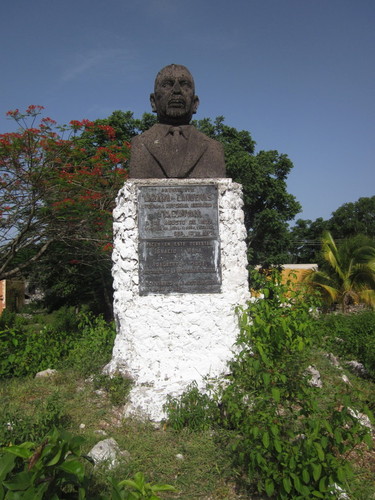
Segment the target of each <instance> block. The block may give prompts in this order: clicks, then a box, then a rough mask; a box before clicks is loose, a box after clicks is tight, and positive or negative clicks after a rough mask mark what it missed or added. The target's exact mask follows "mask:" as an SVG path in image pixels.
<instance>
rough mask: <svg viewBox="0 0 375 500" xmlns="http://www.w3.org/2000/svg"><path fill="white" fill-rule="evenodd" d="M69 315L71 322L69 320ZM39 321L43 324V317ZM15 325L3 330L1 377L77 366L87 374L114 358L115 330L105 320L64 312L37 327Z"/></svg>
mask: <svg viewBox="0 0 375 500" xmlns="http://www.w3.org/2000/svg"><path fill="white" fill-rule="evenodd" d="M69 314H70V315H71V316H72V319H68V317H69ZM38 321H43V316H42V317H40V318H38ZM13 324H14V326H11V327H7V328H6V329H4V330H3V331H0V378H10V377H23V376H27V375H35V373H37V372H38V371H41V370H45V369H47V368H61V367H64V366H74V367H75V368H76V369H77V371H78V372H79V373H80V374H82V375H87V374H89V373H93V372H94V371H97V370H98V369H100V368H101V367H102V366H103V365H104V364H105V363H107V362H108V361H109V360H110V358H111V353H112V347H113V342H114V338H115V328H114V324H113V323H106V321H105V320H104V319H103V318H102V317H96V318H95V317H93V316H92V315H90V314H84V313H81V314H79V315H78V316H77V315H75V314H74V311H73V310H71V309H64V310H62V311H61V313H59V314H56V315H55V316H54V317H53V319H52V321H51V318H49V320H48V323H47V324H44V325H43V326H41V325H39V326H38V327H37V328H35V325H25V324H23V323H22V324H19V325H18V326H17V321H14V322H13ZM64 328H66V329H64Z"/></svg>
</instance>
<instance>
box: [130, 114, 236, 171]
mask: <svg viewBox="0 0 375 500" xmlns="http://www.w3.org/2000/svg"><path fill="white" fill-rule="evenodd" d="M169 129H170V126H169V125H164V124H161V123H157V124H156V125H153V126H152V127H151V128H150V129H149V130H147V131H146V132H144V133H143V134H141V135H138V136H137V137H134V138H133V139H132V148H131V158H130V172H129V177H130V178H133V179H150V178H157V179H160V178H187V177H189V178H197V179H202V178H212V177H225V176H226V175H225V162H224V150H223V147H222V145H221V144H220V143H219V142H217V141H215V140H213V139H210V138H209V137H207V136H206V135H204V134H202V133H201V132H199V131H198V130H197V129H196V128H195V127H193V125H184V126H183V127H182V129H183V135H184V137H186V140H187V143H186V147H185V148H184V150H185V153H184V154H183V155H179V156H178V158H177V159H176V157H173V155H171V152H170V147H169V145H168V139H167V136H168V134H169Z"/></svg>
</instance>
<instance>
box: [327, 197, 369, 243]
mask: <svg viewBox="0 0 375 500" xmlns="http://www.w3.org/2000/svg"><path fill="white" fill-rule="evenodd" d="M328 225H329V230H330V231H331V233H332V234H333V235H334V237H335V238H337V239H339V238H348V237H350V236H354V235H356V234H365V235H367V236H369V237H371V238H375V196H372V197H371V198H365V197H363V198H359V199H358V200H357V201H355V202H354V203H344V205H341V206H340V207H339V208H338V209H337V210H335V211H334V212H333V213H332V216H331V218H330V219H329V221H328Z"/></svg>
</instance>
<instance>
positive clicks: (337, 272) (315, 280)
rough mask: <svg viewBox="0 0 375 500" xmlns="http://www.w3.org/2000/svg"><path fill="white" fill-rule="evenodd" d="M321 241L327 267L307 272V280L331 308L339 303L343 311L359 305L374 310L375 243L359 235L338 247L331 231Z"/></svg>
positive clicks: (325, 233)
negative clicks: (362, 304)
mask: <svg viewBox="0 0 375 500" xmlns="http://www.w3.org/2000/svg"><path fill="white" fill-rule="evenodd" d="M321 241H322V249H321V253H322V257H323V259H324V261H325V266H324V267H323V268H322V269H321V270H318V271H308V272H306V274H305V278H304V281H305V282H306V283H308V284H309V285H310V286H312V287H313V288H316V289H318V290H319V291H320V292H321V293H322V297H323V299H325V301H326V303H327V304H328V305H334V304H336V303H337V304H340V305H341V309H342V311H343V312H347V311H348V308H349V306H350V305H351V304H355V303H360V302H362V303H365V304H367V305H369V306H371V307H375V242H374V241H373V240H371V239H369V238H367V237H365V236H362V235H357V236H354V237H352V238H348V239H346V240H343V241H342V242H341V243H340V244H339V245H336V243H335V241H334V239H333V237H332V235H331V233H330V232H329V231H325V232H324V233H323V236H322V240H321Z"/></svg>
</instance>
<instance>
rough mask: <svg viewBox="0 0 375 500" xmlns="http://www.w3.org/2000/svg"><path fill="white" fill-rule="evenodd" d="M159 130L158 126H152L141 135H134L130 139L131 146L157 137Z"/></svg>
mask: <svg viewBox="0 0 375 500" xmlns="http://www.w3.org/2000/svg"><path fill="white" fill-rule="evenodd" d="M159 133H160V130H159V127H158V124H155V125H153V126H152V127H151V128H149V129H148V130H146V131H145V132H143V133H142V134H139V135H136V136H135V137H133V138H132V140H131V142H132V144H133V145H137V144H141V143H143V142H146V143H147V142H148V141H150V140H152V139H154V138H155V137H156V136H157V135H159Z"/></svg>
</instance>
